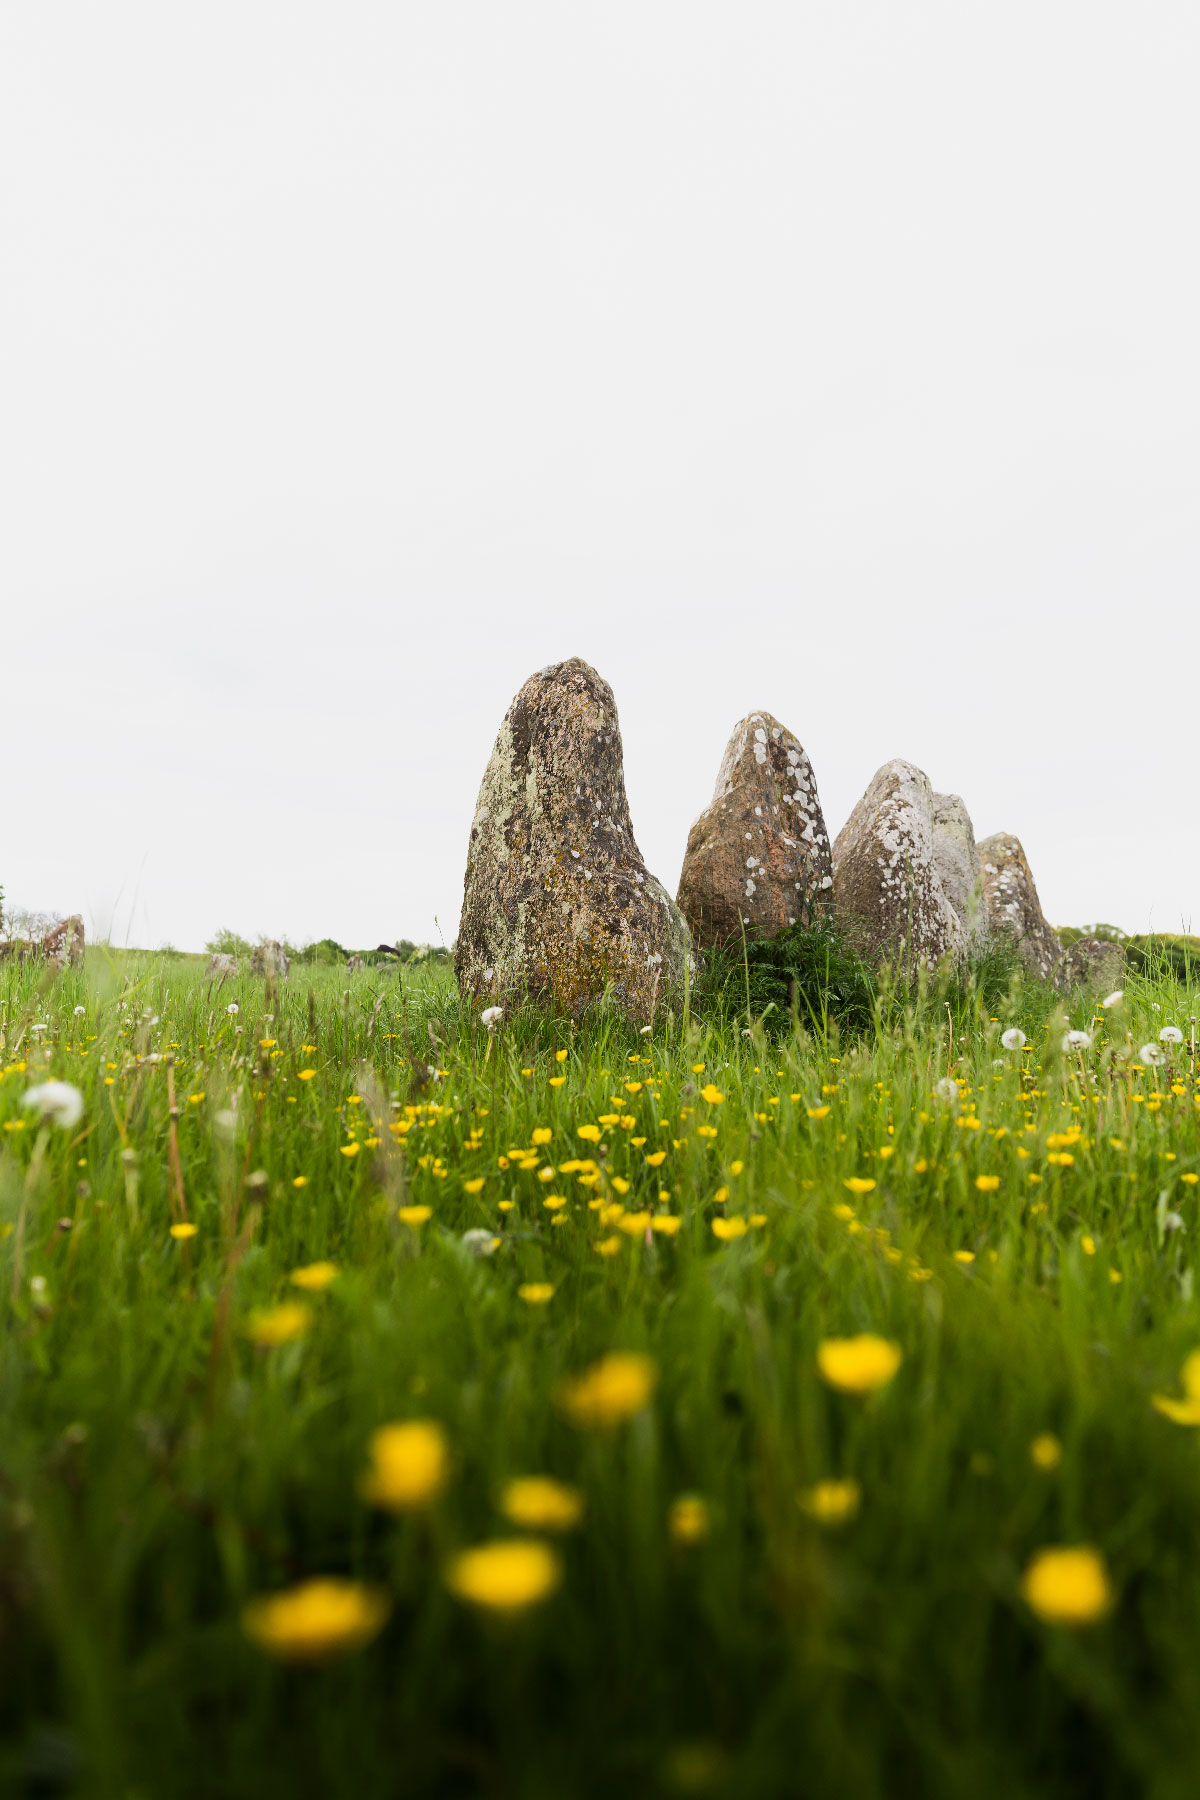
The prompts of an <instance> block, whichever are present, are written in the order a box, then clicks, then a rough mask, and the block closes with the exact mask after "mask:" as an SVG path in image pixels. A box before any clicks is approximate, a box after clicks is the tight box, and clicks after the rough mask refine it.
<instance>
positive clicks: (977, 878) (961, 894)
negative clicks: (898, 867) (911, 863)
mask: <svg viewBox="0 0 1200 1800" xmlns="http://www.w3.org/2000/svg"><path fill="white" fill-rule="evenodd" d="M931 816H932V820H933V860H934V865H935V867H936V869H937V872H938V879H939V880H940V881H941V884H942V892H943V893H944V894H945V896H946V898H947V900H949V902H950V904H951V906H952V907H953V908H954V911H955V913H956V914H957V915H958V919H959V923H960V924H961V925H962V928H963V943H964V945H965V946H966V949H967V950H968V951H969V952H970V953H971V954H972V955H978V953H979V952H980V951H981V950H982V949H983V948H984V946H985V944H986V943H987V938H988V922H987V910H986V908H985V906H984V904H983V877H982V875H981V874H980V870H979V853H978V851H977V850H976V848H975V828H974V826H973V825H972V824H971V815H970V813H969V812H968V811H967V809H966V805H965V804H964V802H963V801H962V800H961V799H960V798H959V796H958V795H957V794H934V795H933V797H932V809H931Z"/></svg>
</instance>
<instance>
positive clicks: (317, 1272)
mask: <svg viewBox="0 0 1200 1800" xmlns="http://www.w3.org/2000/svg"><path fill="white" fill-rule="evenodd" d="M337 1273H338V1269H337V1264H336V1263H331V1262H315V1263H307V1264H306V1265H305V1266H304V1267H303V1268H301V1269H293V1270H292V1272H291V1274H290V1275H289V1276H288V1280H289V1281H290V1282H291V1284H292V1286H293V1287H298V1288H307V1290H308V1292H309V1293H310V1294H319V1293H321V1292H322V1290H323V1289H325V1288H327V1287H328V1286H329V1284H330V1283H331V1282H333V1281H336V1280H337Z"/></svg>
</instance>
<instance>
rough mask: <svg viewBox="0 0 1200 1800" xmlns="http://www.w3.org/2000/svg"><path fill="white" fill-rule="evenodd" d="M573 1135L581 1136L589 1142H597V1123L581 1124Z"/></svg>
mask: <svg viewBox="0 0 1200 1800" xmlns="http://www.w3.org/2000/svg"><path fill="white" fill-rule="evenodd" d="M575 1135H576V1137H581V1138H583V1139H584V1140H585V1141H586V1142H587V1143H589V1144H598V1143H599V1142H600V1127H599V1126H598V1125H581V1126H580V1127H579V1128H578V1130H577V1131H576V1133H575Z"/></svg>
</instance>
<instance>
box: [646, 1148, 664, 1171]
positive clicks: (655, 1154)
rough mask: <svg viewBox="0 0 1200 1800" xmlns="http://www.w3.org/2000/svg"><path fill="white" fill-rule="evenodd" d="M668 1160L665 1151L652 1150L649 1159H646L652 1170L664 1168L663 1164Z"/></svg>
mask: <svg viewBox="0 0 1200 1800" xmlns="http://www.w3.org/2000/svg"><path fill="white" fill-rule="evenodd" d="M666 1160H667V1153H666V1151H665V1150H652V1151H651V1152H650V1154H649V1156H647V1158H646V1163H647V1166H648V1167H649V1168H651V1169H659V1168H661V1167H662V1165H663V1163H665V1162H666Z"/></svg>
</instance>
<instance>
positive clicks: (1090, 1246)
mask: <svg viewBox="0 0 1200 1800" xmlns="http://www.w3.org/2000/svg"><path fill="white" fill-rule="evenodd" d="M1079 1248H1080V1249H1081V1250H1082V1251H1083V1254H1084V1255H1085V1256H1095V1254H1096V1240H1095V1238H1094V1237H1089V1236H1088V1235H1087V1233H1086V1232H1085V1233H1084V1234H1083V1236H1082V1237H1081V1238H1080V1240H1079Z"/></svg>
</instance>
